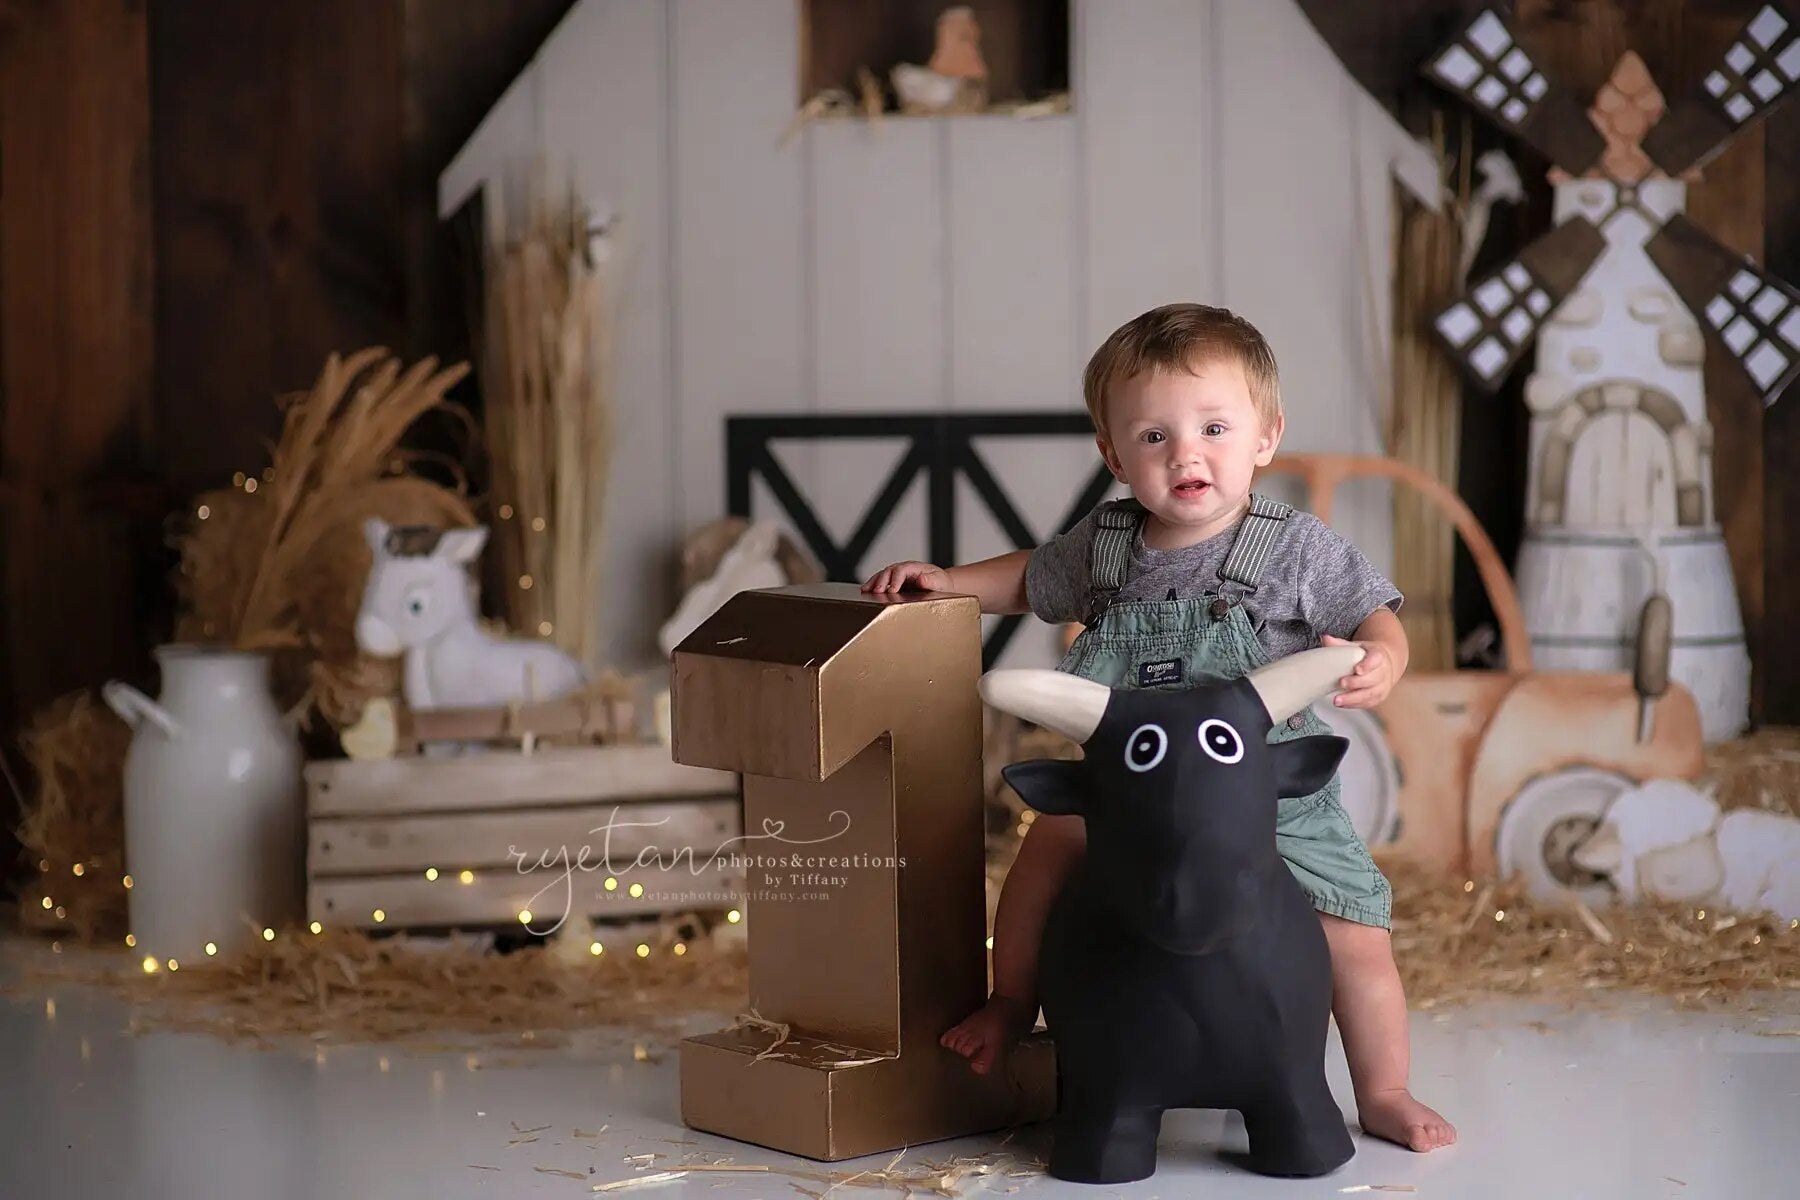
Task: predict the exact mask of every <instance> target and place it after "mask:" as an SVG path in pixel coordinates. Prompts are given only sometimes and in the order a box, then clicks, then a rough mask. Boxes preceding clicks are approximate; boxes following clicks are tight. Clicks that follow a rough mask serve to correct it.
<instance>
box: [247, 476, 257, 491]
mask: <svg viewBox="0 0 1800 1200" xmlns="http://www.w3.org/2000/svg"><path fill="white" fill-rule="evenodd" d="M244 490H245V491H246V492H254V491H255V490H256V480H254V479H246V480H244Z"/></svg>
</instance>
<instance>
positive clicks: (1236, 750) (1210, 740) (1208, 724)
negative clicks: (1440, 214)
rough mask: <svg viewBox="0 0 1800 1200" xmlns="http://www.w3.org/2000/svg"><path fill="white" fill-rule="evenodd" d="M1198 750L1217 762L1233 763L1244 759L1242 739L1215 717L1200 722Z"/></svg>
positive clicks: (1235, 731)
mask: <svg viewBox="0 0 1800 1200" xmlns="http://www.w3.org/2000/svg"><path fill="white" fill-rule="evenodd" d="M1200 748H1201V749H1202V750H1204V751H1206V754H1207V757H1209V758H1211V759H1213V760H1215V761H1217V762H1222V763H1234V762H1237V761H1238V760H1239V759H1241V758H1243V757H1244V739H1243V738H1241V737H1239V736H1238V731H1237V730H1235V729H1233V728H1232V727H1231V726H1229V725H1227V724H1226V723H1225V722H1223V721H1221V720H1219V719H1218V718H1217V717H1213V718H1211V719H1209V720H1205V721H1202V722H1200Z"/></svg>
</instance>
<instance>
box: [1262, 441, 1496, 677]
mask: <svg viewBox="0 0 1800 1200" xmlns="http://www.w3.org/2000/svg"><path fill="white" fill-rule="evenodd" d="M1264 469H1265V470H1268V471H1273V472H1278V473H1281V474H1286V475H1298V476H1300V478H1301V479H1302V480H1303V481H1304V482H1305V484H1306V507H1307V508H1308V509H1310V510H1311V511H1312V513H1313V515H1314V516H1316V517H1318V518H1319V520H1321V521H1324V522H1326V523H1327V524H1329V523H1330V521H1331V501H1332V497H1333V495H1334V494H1335V493H1336V491H1337V488H1338V485H1339V484H1341V483H1343V482H1344V480H1346V479H1360V478H1364V477H1368V476H1375V477H1378V478H1383V479H1396V480H1399V481H1400V482H1401V483H1405V484H1409V485H1411V486H1412V487H1413V488H1414V489H1415V490H1417V491H1418V492H1420V493H1421V494H1423V495H1424V497H1425V498H1426V499H1427V500H1429V501H1431V503H1432V506H1433V507H1434V508H1436V509H1437V510H1438V511H1439V512H1441V513H1443V514H1444V516H1445V517H1446V518H1448V520H1449V521H1450V523H1451V525H1453V526H1455V528H1456V532H1457V533H1458V535H1460V536H1461V537H1462V540H1463V544H1464V545H1465V546H1467V547H1468V549H1469V556H1470V557H1471V558H1473V559H1474V560H1475V569H1476V570H1477V571H1478V572H1480V574H1481V584H1482V586H1483V587H1484V588H1486V589H1487V594H1488V600H1489V602H1490V603H1492V604H1493V606H1494V617H1495V619H1496V621H1498V623H1499V625H1500V640H1501V644H1502V646H1503V647H1504V648H1505V651H1506V669H1507V670H1509V671H1513V672H1517V673H1520V674H1523V673H1525V672H1527V671H1530V670H1531V636H1530V634H1528V633H1527V632H1526V629H1525V611H1524V609H1522V608H1520V607H1519V593H1518V591H1517V590H1516V589H1515V588H1514V587H1513V581H1512V575H1511V574H1510V573H1508V571H1507V569H1506V563H1505V561H1504V560H1502V559H1501V557H1500V552H1499V551H1497V550H1495V549H1494V543H1493V541H1492V540H1491V539H1490V538H1489V537H1488V535H1487V530H1485V529H1483V528H1482V527H1481V522H1480V521H1478V520H1476V519H1475V514H1474V513H1472V512H1470V511H1469V506H1468V505H1466V504H1464V503H1463V502H1462V497H1460V496H1458V495H1457V494H1456V493H1455V492H1453V491H1451V490H1450V489H1449V488H1447V487H1445V486H1444V485H1443V483H1442V481H1440V480H1439V479H1438V478H1437V477H1436V476H1434V475H1432V474H1430V473H1429V472H1427V471H1422V470H1420V469H1419V468H1418V467H1415V466H1412V465H1411V464H1410V463H1403V462H1400V461H1399V460H1397V459H1392V458H1379V457H1376V456H1374V455H1369V454H1284V455H1282V456H1281V457H1280V458H1277V459H1276V460H1275V461H1274V462H1272V463H1270V464H1269V465H1268V466H1267V467H1266V468H1264Z"/></svg>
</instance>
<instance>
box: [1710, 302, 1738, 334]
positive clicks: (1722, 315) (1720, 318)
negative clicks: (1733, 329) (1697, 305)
mask: <svg viewBox="0 0 1800 1200" xmlns="http://www.w3.org/2000/svg"><path fill="white" fill-rule="evenodd" d="M1736 311H1737V310H1736V309H1734V308H1732V307H1731V301H1729V300H1727V299H1726V298H1725V297H1723V296H1714V297H1713V298H1712V302H1711V303H1710V304H1708V305H1707V306H1706V319H1707V320H1709V321H1711V322H1712V324H1713V328H1714V329H1723V328H1725V322H1727V321H1729V320H1731V314H1732V313H1734V312H1736Z"/></svg>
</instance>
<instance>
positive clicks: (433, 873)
mask: <svg viewBox="0 0 1800 1200" xmlns="http://www.w3.org/2000/svg"><path fill="white" fill-rule="evenodd" d="M425 878H427V879H429V880H432V881H433V882H436V880H437V868H436V867H426V868H425Z"/></svg>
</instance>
